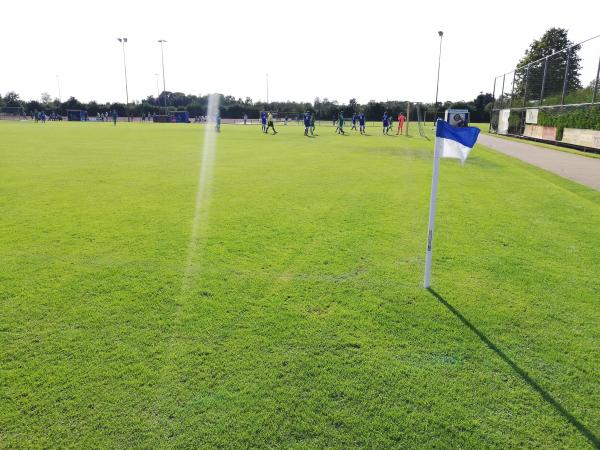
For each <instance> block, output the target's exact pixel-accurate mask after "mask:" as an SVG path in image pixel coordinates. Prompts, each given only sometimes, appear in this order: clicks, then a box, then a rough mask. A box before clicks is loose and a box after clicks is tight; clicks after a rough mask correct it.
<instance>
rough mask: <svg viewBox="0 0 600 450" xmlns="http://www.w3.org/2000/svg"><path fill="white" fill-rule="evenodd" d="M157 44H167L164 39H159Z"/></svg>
mask: <svg viewBox="0 0 600 450" xmlns="http://www.w3.org/2000/svg"><path fill="white" fill-rule="evenodd" d="M158 42H160V43H161V44H162V43H163V42H167V41H165V40H164V39H159V40H158Z"/></svg>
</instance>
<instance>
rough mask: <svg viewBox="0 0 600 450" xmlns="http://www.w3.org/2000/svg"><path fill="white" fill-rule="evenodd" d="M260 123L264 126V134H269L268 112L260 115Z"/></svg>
mask: <svg viewBox="0 0 600 450" xmlns="http://www.w3.org/2000/svg"><path fill="white" fill-rule="evenodd" d="M260 123H261V124H262V131H263V133H266V132H267V112H266V111H263V112H261V113H260Z"/></svg>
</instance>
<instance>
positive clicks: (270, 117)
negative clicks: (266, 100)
mask: <svg viewBox="0 0 600 450" xmlns="http://www.w3.org/2000/svg"><path fill="white" fill-rule="evenodd" d="M269 128H273V134H277V131H275V125H273V114H271V112H270V111H269V114H267V128H266V129H265V133H267V134H269Z"/></svg>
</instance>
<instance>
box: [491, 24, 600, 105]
mask: <svg viewBox="0 0 600 450" xmlns="http://www.w3.org/2000/svg"><path fill="white" fill-rule="evenodd" d="M599 90H600V35H598V36H594V37H592V38H590V39H587V40H585V41H583V42H580V43H578V44H574V45H571V46H569V47H567V48H564V49H562V50H560V51H558V52H556V53H553V54H551V55H548V56H546V57H544V58H542V59H539V60H537V61H534V62H531V63H529V64H527V65H524V66H520V67H517V68H516V69H515V70H513V71H511V72H507V73H505V74H502V75H500V76H497V77H496V78H494V91H493V92H494V93H493V95H494V106H493V108H492V109H494V110H500V109H514V108H531V107H543V106H555V105H573V104H590V103H600V92H599Z"/></svg>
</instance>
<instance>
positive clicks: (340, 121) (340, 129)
mask: <svg viewBox="0 0 600 450" xmlns="http://www.w3.org/2000/svg"><path fill="white" fill-rule="evenodd" d="M336 131H337V132H338V134H346V133H345V132H344V113H343V112H342V111H340V113H339V114H338V125H337V129H336Z"/></svg>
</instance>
